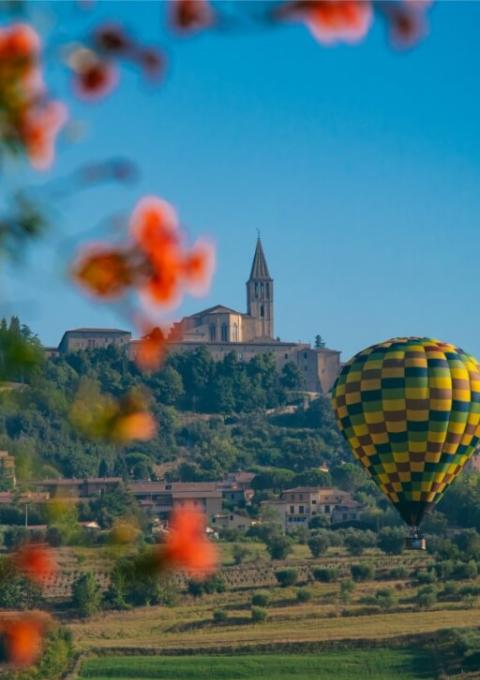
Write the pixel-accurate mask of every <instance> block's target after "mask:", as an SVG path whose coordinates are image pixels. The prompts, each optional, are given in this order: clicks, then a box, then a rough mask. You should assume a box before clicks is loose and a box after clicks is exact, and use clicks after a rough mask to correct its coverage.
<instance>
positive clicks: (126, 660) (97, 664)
mask: <svg viewBox="0 0 480 680" xmlns="http://www.w3.org/2000/svg"><path fill="white" fill-rule="evenodd" d="M434 677H435V676H434V675H432V672H431V659H430V658H429V655H428V654H427V653H425V652H421V651H418V650H414V649H404V650H387V649H376V650H371V651H366V650H357V651H355V650H353V651H347V652H345V651H343V652H335V651H330V652H323V653H321V654H306V655H301V656H300V655H296V654H291V655H279V654H264V655H248V656H194V657H165V656H164V657H161V656H151V657H145V656H144V657H141V656H140V657H133V658H132V657H104V658H97V659H91V660H89V661H87V662H86V663H85V664H84V665H83V668H82V672H81V675H80V678H90V679H91V680H106V678H109V680H123V679H124V678H132V679H133V678H142V679H143V680H153V679H161V680H330V679H333V678H334V679H335V680H358V678H362V680H363V679H365V680H417V679H420V678H423V679H426V678H434Z"/></svg>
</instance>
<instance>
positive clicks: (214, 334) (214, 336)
mask: <svg viewBox="0 0 480 680" xmlns="http://www.w3.org/2000/svg"><path fill="white" fill-rule="evenodd" d="M216 339H217V327H216V326H215V324H214V323H212V324H211V325H210V342H215V341H216Z"/></svg>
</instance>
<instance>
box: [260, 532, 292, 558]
mask: <svg viewBox="0 0 480 680" xmlns="http://www.w3.org/2000/svg"><path fill="white" fill-rule="evenodd" d="M265 543H266V546H267V550H268V553H269V555H270V557H271V558H272V560H284V559H285V558H286V557H287V555H288V554H289V553H290V552H291V550H292V547H293V544H292V540H291V538H289V537H288V536H285V535H284V534H273V535H272V536H270V537H269V538H268V539H267V540H266V541H265Z"/></svg>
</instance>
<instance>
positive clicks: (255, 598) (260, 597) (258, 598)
mask: <svg viewBox="0 0 480 680" xmlns="http://www.w3.org/2000/svg"><path fill="white" fill-rule="evenodd" d="M251 602H252V605H253V606H254V607H266V606H267V605H268V603H269V602H270V595H269V594H268V593H266V592H264V591H259V592H258V593H253V595H252V599H251Z"/></svg>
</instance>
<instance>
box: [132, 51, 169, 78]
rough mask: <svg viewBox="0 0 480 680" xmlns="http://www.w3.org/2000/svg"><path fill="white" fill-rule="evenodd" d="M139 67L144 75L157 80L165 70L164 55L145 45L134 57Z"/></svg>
mask: <svg viewBox="0 0 480 680" xmlns="http://www.w3.org/2000/svg"><path fill="white" fill-rule="evenodd" d="M135 59H136V61H137V63H138V64H139V66H140V68H142V69H143V72H144V73H145V75H147V76H148V77H149V78H152V79H153V80H157V79H158V78H160V77H161V76H163V73H164V71H165V57H164V55H163V54H162V53H161V52H160V51H159V50H156V49H154V48H153V47H145V48H143V49H141V50H138V51H137V52H136V57H135Z"/></svg>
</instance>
